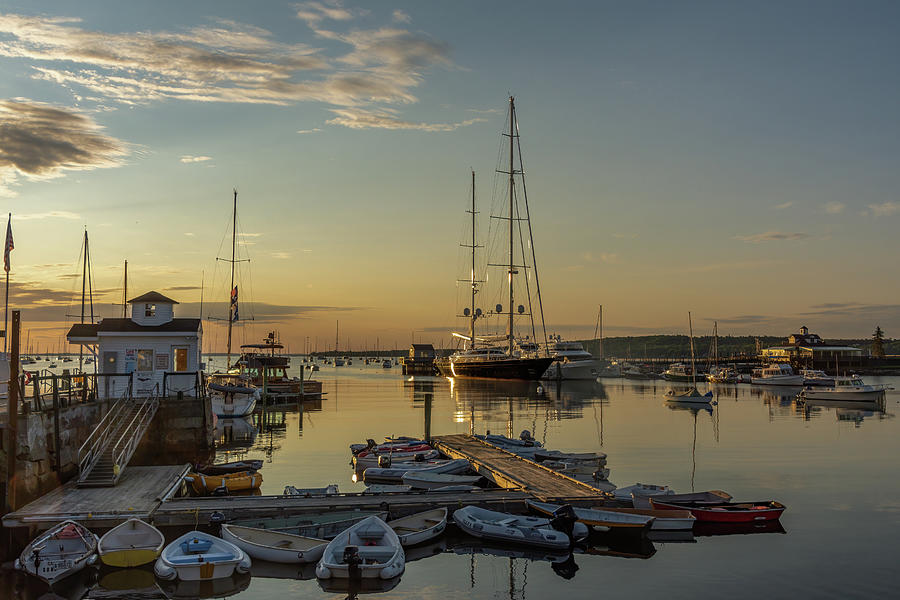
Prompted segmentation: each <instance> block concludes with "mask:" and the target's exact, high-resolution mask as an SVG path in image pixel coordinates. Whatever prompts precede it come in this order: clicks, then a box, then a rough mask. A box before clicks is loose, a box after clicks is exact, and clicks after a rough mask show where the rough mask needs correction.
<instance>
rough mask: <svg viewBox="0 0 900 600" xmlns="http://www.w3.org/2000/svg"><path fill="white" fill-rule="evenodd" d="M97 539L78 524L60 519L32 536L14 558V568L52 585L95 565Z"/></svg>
mask: <svg viewBox="0 0 900 600" xmlns="http://www.w3.org/2000/svg"><path fill="white" fill-rule="evenodd" d="M97 541H98V540H97V536H96V535H94V534H93V533H91V532H90V531H88V529H87V528H86V527H85V526H83V525H81V524H80V523H76V522H75V521H63V522H62V523H60V524H58V525H56V526H55V527H52V528H51V529H49V530H47V531H45V532H44V533H43V534H41V535H39V536H38V537H36V538H34V540H33V541H32V542H31V543H30V544H28V546H26V547H25V549H24V550H23V551H22V554H21V555H20V556H19V558H18V559H17V560H16V568H17V569H20V570H22V571H25V572H26V573H29V574H31V575H34V576H36V577H40V578H41V579H43V580H44V581H46V582H47V583H49V584H51V585H52V584H53V583H54V582H56V581H59V580H61V579H63V578H65V577H68V576H69V575H72V574H73V573H77V572H78V571H80V570H82V569H83V568H85V567H86V566H88V565H92V564H94V563H95V562H96V561H97V554H96V552H97Z"/></svg>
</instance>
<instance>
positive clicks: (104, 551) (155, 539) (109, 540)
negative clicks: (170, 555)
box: [97, 518, 166, 567]
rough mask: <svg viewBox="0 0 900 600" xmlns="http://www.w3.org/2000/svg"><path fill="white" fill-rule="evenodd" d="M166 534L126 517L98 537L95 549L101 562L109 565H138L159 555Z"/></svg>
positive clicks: (149, 561)
mask: <svg viewBox="0 0 900 600" xmlns="http://www.w3.org/2000/svg"><path fill="white" fill-rule="evenodd" d="M165 543H166V536H164V535H163V534H162V532H161V531H160V530H159V529H157V528H156V527H154V526H153V525H150V524H149V523H145V522H144V521H142V520H140V519H134V518H132V519H128V520H127V521H125V522H124V523H121V524H119V525H117V526H115V527H113V528H112V529H110V530H109V531H107V532H106V533H105V534H104V535H103V537H101V538H100V543H99V544H98V545H97V551H98V553H99V554H100V560H101V561H103V564H105V565H109V566H111V567H138V566H140V565H146V564H148V563H151V562H153V561H154V560H156V559H157V558H158V557H159V553H160V552H162V549H163V546H164V545H165Z"/></svg>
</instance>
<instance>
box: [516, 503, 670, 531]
mask: <svg viewBox="0 0 900 600" xmlns="http://www.w3.org/2000/svg"><path fill="white" fill-rule="evenodd" d="M525 504H527V505H528V508H530V509H531V510H534V511H536V512H539V513H541V514H542V515H548V516H553V515H555V514H557V512H558V511H559V509H561V508H563V506H562V505H559V504H550V503H548V502H537V501H535V500H526V501H525ZM573 511H574V513H575V518H576V519H577V520H578V522H579V523H584V524H585V525H589V526H591V527H608V528H609V529H638V530H640V529H644V528H649V527H650V526H651V524H652V523H653V517H652V516H647V515H635V514H627V513H619V512H611V511H607V510H597V509H592V508H575V509H573Z"/></svg>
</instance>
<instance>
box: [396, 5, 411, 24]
mask: <svg viewBox="0 0 900 600" xmlns="http://www.w3.org/2000/svg"><path fill="white" fill-rule="evenodd" d="M392 18H393V20H394V23H412V17H410V16H409V14H408V13H406V12H404V11H402V10H400V9H399V8H398V9H396V10H395V11H394V14H393V16H392Z"/></svg>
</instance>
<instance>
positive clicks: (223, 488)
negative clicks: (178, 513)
mask: <svg viewBox="0 0 900 600" xmlns="http://www.w3.org/2000/svg"><path fill="white" fill-rule="evenodd" d="M184 480H185V481H187V482H188V483H190V484H191V487H192V488H193V490H194V491H195V492H197V493H198V494H206V493H216V494H222V493H227V494H230V493H233V492H241V491H244V490H255V489H259V486H260V485H262V481H263V478H262V473H251V472H249V471H243V472H240V473H229V474H228V475H203V474H202V473H188V474H187V475H185V477H184Z"/></svg>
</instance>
